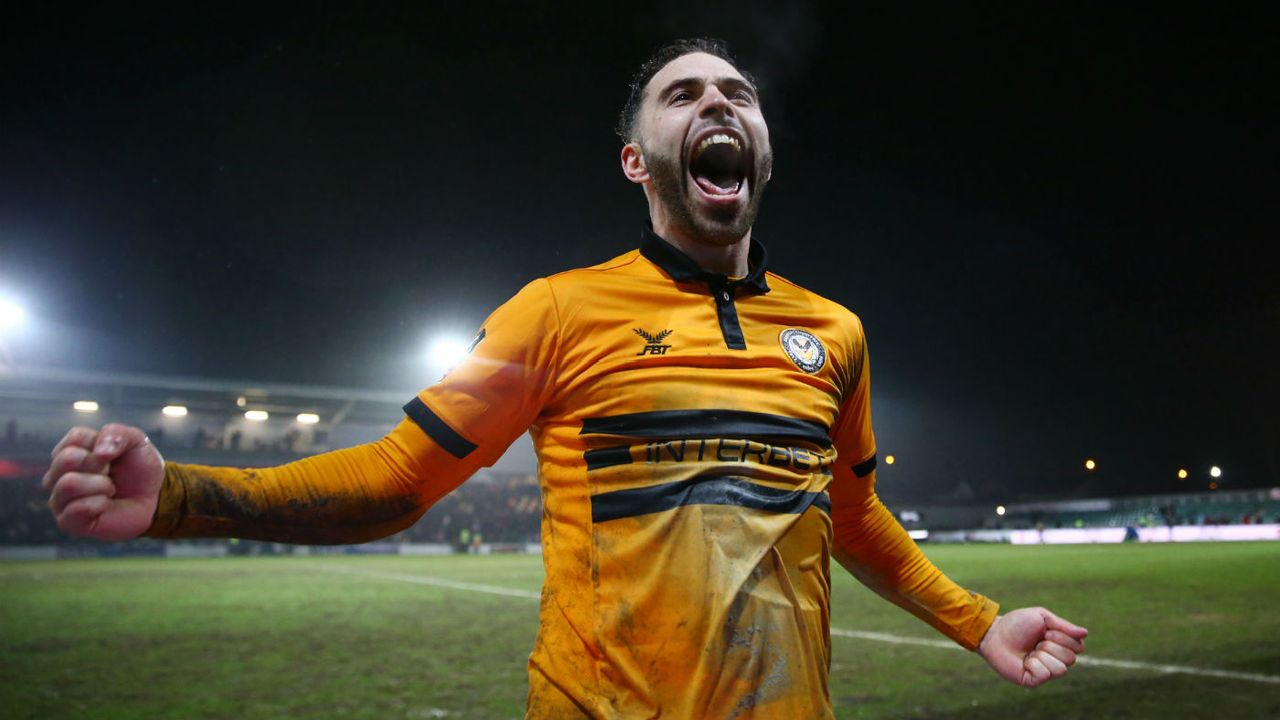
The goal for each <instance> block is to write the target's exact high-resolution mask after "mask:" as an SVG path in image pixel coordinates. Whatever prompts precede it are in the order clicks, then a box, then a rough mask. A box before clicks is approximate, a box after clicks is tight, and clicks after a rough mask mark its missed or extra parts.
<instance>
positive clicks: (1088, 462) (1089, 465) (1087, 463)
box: [1084, 459, 1098, 470]
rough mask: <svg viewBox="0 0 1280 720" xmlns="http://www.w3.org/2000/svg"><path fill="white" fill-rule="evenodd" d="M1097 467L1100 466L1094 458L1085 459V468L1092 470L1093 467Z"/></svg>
mask: <svg viewBox="0 0 1280 720" xmlns="http://www.w3.org/2000/svg"><path fill="white" fill-rule="evenodd" d="M1096 467H1098V463H1096V462H1094V461H1093V460H1092V459H1090V460H1085V461H1084V469H1085V470H1092V469H1094V468H1096Z"/></svg>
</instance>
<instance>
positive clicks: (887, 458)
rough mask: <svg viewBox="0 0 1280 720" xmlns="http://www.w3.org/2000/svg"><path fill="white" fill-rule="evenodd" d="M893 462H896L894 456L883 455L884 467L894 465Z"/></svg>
mask: <svg viewBox="0 0 1280 720" xmlns="http://www.w3.org/2000/svg"><path fill="white" fill-rule="evenodd" d="M895 462H897V458H895V457H894V456H892V455H885V456H884V464H885V465H892V464H894V463H895Z"/></svg>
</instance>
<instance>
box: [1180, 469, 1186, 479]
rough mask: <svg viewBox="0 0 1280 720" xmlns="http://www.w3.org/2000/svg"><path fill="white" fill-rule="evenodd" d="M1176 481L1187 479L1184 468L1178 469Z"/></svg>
mask: <svg viewBox="0 0 1280 720" xmlns="http://www.w3.org/2000/svg"><path fill="white" fill-rule="evenodd" d="M1178 479H1179V480H1186V479H1187V469H1186V468H1178Z"/></svg>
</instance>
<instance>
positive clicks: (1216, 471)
mask: <svg viewBox="0 0 1280 720" xmlns="http://www.w3.org/2000/svg"><path fill="white" fill-rule="evenodd" d="M1209 477H1216V478H1220V477H1222V468H1220V467H1218V466H1217V465H1214V466H1213V467H1211V468H1209Z"/></svg>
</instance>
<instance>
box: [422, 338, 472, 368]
mask: <svg viewBox="0 0 1280 720" xmlns="http://www.w3.org/2000/svg"><path fill="white" fill-rule="evenodd" d="M468 349H469V343H468V342H467V341H466V340H463V339H462V338H460V337H457V336H454V335H443V336H441V337H438V338H435V339H434V340H432V341H431V345H430V346H428V348H427V362H429V363H430V364H431V367H432V368H433V369H435V370H438V371H440V372H442V373H443V372H448V371H449V370H450V369H452V368H453V366H454V365H457V364H458V361H460V360H462V358H464V357H466V355H467V350H468Z"/></svg>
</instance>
